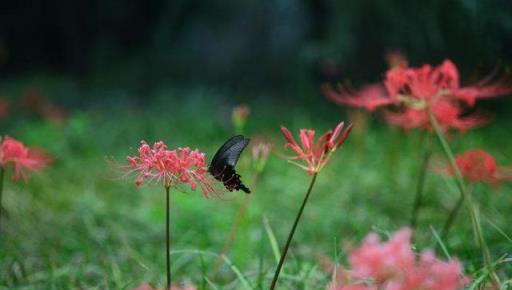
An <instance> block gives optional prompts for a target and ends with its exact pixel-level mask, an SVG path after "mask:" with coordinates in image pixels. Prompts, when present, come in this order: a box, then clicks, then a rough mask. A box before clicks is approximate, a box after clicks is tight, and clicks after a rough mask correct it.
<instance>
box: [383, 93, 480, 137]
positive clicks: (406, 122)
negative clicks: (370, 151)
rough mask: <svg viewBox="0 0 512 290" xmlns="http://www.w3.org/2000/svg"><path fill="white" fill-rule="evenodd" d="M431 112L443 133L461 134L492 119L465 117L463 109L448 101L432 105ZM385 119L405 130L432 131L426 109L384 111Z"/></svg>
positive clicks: (477, 116)
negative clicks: (452, 131) (450, 131)
mask: <svg viewBox="0 0 512 290" xmlns="http://www.w3.org/2000/svg"><path fill="white" fill-rule="evenodd" d="M431 111H432V114H433V115H434V117H435V118H436V120H437V121H438V122H439V125H440V126H441V129H442V130H443V131H448V130H449V129H456V130H459V131H460V132H464V131H466V130H469V129H472V128H476V127H480V126H483V125H485V124H487V123H488V122H489V121H490V117H489V116H487V115H484V114H481V113H474V114H470V115H467V116H463V112H462V108H461V107H460V106H457V105H455V104H453V103H450V102H448V101H444V100H440V101H438V102H435V103H432V104H431ZM384 119H385V120H386V121H387V122H388V123H390V124H393V125H397V126H400V127H402V128H404V129H405V130H410V129H415V128H421V129H427V130H432V124H431V122H430V118H429V114H428V112H427V111H426V110H425V109H421V108H420V109H416V108H403V109H401V110H398V111H393V110H386V111H384Z"/></svg>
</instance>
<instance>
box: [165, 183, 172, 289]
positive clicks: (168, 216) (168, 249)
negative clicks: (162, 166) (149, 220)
mask: <svg viewBox="0 0 512 290" xmlns="http://www.w3.org/2000/svg"><path fill="white" fill-rule="evenodd" d="M169 192H170V187H169V186H166V187H165V193H166V194H165V253H166V274H167V276H166V277H167V284H166V285H167V288H165V289H166V290H170V289H171V234H170V223H171V213H170V204H171V201H170V193H169Z"/></svg>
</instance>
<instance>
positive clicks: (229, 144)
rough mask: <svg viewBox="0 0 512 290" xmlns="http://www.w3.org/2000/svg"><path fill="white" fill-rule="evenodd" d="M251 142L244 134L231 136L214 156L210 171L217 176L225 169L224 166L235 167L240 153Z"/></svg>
mask: <svg viewBox="0 0 512 290" xmlns="http://www.w3.org/2000/svg"><path fill="white" fill-rule="evenodd" d="M248 144H249V139H248V138H245V137H244V136H242V135H237V136H233V137H231V138H229V140H227V141H226V142H225V143H224V144H223V145H222V146H221V147H220V148H219V150H217V153H215V155H214V156H213V158H212V161H211V163H210V166H209V170H210V173H211V174H212V175H213V176H216V175H218V174H220V173H222V171H223V170H224V167H227V166H231V167H233V168H234V167H235V166H236V163H237V162H238V159H240V154H241V153H242V151H243V150H244V149H245V147H247V145H248Z"/></svg>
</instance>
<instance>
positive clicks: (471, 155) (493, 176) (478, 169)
mask: <svg viewBox="0 0 512 290" xmlns="http://www.w3.org/2000/svg"><path fill="white" fill-rule="evenodd" d="M455 163H456V164H457V166H458V167H459V170H460V173H461V174H462V176H463V177H464V178H466V180H468V181H470V182H477V181H480V182H484V183H487V184H489V185H491V186H492V187H497V186H498V185H499V182H501V181H508V180H511V179H512V168H510V167H499V166H498V163H497V162H496V159H495V158H494V157H493V156H492V155H491V154H490V153H488V152H486V151H485V150H482V149H473V150H468V151H466V152H464V153H463V154H457V155H455ZM440 171H441V172H442V173H445V174H448V175H450V176H454V175H455V173H454V172H453V169H452V167H451V166H450V165H449V164H447V165H446V166H445V167H444V168H442V169H441V170H440Z"/></svg>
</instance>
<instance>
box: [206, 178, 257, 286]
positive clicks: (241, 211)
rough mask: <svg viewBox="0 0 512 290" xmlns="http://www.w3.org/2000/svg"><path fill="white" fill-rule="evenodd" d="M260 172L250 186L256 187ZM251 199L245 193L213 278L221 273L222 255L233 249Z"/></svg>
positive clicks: (218, 259)
mask: <svg viewBox="0 0 512 290" xmlns="http://www.w3.org/2000/svg"><path fill="white" fill-rule="evenodd" d="M258 177H259V172H256V173H254V175H253V177H252V180H251V183H250V188H254V186H255V185H256V183H257V181H258ZM250 200H251V195H250V194H245V195H244V200H243V201H242V204H241V205H240V207H239V208H238V212H237V214H236V218H235V222H234V223H233V225H232V226H231V230H230V231H229V234H228V238H227V239H226V242H225V243H224V247H223V248H222V252H221V254H220V255H219V256H218V257H217V262H216V263H215V268H214V269H215V270H214V271H213V275H212V279H214V278H215V277H216V276H217V274H219V271H220V268H221V266H222V263H223V260H222V257H224V256H227V254H228V252H229V249H231V245H232V244H233V241H234V239H235V237H236V232H237V231H238V226H239V225H240V223H241V222H242V220H243V218H244V216H245V212H246V211H247V207H248V206H249V201H250Z"/></svg>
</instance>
